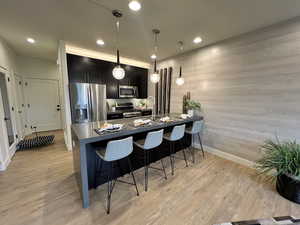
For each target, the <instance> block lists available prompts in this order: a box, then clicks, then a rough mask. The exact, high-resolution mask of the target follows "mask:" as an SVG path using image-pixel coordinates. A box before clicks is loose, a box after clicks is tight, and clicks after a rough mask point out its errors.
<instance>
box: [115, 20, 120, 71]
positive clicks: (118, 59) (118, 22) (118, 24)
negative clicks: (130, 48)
mask: <svg viewBox="0 0 300 225" xmlns="http://www.w3.org/2000/svg"><path fill="white" fill-rule="evenodd" d="M116 28H117V33H116V48H117V64H118V65H120V52H119V31H120V21H119V20H118V19H117V22H116Z"/></svg>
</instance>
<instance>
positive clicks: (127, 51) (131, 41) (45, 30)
mask: <svg viewBox="0 0 300 225" xmlns="http://www.w3.org/2000/svg"><path fill="white" fill-rule="evenodd" d="M97 1H98V2H100V3H101V4H103V5H105V6H106V7H107V8H111V9H115V8H116V9H120V10H121V11H122V12H123V14H124V17H123V18H122V20H121V43H120V50H121V54H122V55H123V56H126V57H131V58H134V59H138V60H144V61H150V58H149V55H150V54H151V52H152V48H153V35H152V33H151V30H152V29H153V28H159V29H160V30H161V34H160V36H159V58H160V59H162V58H166V57H169V56H171V55H174V54H176V53H177V52H178V50H177V49H176V48H177V42H178V41H179V40H182V41H184V43H185V50H190V49H193V48H198V47H202V46H205V45H208V44H211V43H214V42H217V41H219V40H223V39H226V38H228V37H232V36H236V35H239V34H242V33H245V32H248V31H251V30H255V29H257V28H260V27H264V26H267V25H271V24H274V23H277V22H279V21H283V20H287V19H290V18H292V17H295V16H298V15H300V1H299V0H143V1H142V10H141V11H140V12H138V13H134V12H132V11H130V10H129V9H128V0H97ZM114 31H115V28H114V19H113V16H112V15H111V12H110V11H108V10H106V9H105V8H103V7H100V6H99V5H97V4H94V3H92V2H90V1H88V0H21V1H20V0H1V3H0V36H2V37H3V38H4V39H5V40H6V41H7V42H9V44H10V45H11V46H12V47H13V48H14V49H15V51H16V52H18V53H19V54H22V55H29V56H32V57H38V58H46V59H53V60H55V59H56V55H57V54H56V50H57V43H58V40H65V41H66V42H67V43H69V44H71V45H74V46H78V47H82V48H87V49H91V50H97V51H101V52H105V53H113V51H114V40H115V33H114ZM195 36H201V37H202V38H203V42H202V43H201V45H195V44H193V43H192V40H193V38H194V37H195ZM27 37H33V38H35V39H36V40H37V43H36V44H35V45H30V44H28V43H27V42H26V38H27ZM99 38H101V39H103V40H104V41H105V43H106V45H105V46H104V47H99V46H97V45H96V43H95V42H96V39H99Z"/></svg>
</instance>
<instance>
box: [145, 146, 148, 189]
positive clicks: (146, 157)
mask: <svg viewBox="0 0 300 225" xmlns="http://www.w3.org/2000/svg"><path fill="white" fill-rule="evenodd" d="M144 168H145V191H147V190H148V170H149V163H148V151H145V150H144Z"/></svg>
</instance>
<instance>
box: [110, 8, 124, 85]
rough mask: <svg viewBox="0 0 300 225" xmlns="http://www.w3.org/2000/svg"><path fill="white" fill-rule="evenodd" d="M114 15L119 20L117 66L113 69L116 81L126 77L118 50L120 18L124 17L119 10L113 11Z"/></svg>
mask: <svg viewBox="0 0 300 225" xmlns="http://www.w3.org/2000/svg"><path fill="white" fill-rule="evenodd" d="M112 14H113V16H114V17H116V19H117V22H116V25H117V40H116V42H117V65H116V66H115V68H114V69H113V71H112V75H113V77H114V78H115V79H117V80H122V79H123V78H124V77H125V70H124V69H123V68H122V67H121V64H120V51H119V49H118V36H119V28H120V23H119V18H121V17H122V13H121V12H120V11H118V10H113V11H112Z"/></svg>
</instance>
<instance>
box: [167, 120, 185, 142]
mask: <svg viewBox="0 0 300 225" xmlns="http://www.w3.org/2000/svg"><path fill="white" fill-rule="evenodd" d="M184 132H185V124H183V125H179V126H175V127H173V130H172V133H171V136H170V140H171V141H177V140H180V139H181V138H183V136H184Z"/></svg>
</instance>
